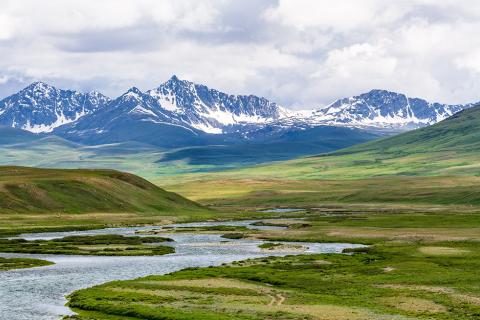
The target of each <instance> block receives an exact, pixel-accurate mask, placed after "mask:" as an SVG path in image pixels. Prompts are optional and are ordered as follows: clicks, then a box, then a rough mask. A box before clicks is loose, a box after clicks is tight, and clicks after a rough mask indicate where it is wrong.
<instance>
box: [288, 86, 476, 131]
mask: <svg viewBox="0 0 480 320" xmlns="http://www.w3.org/2000/svg"><path fill="white" fill-rule="evenodd" d="M472 106H474V104H466V105H448V104H440V103H430V102H428V101H426V100H423V99H419V98H409V97H407V96H406V95H404V94H400V93H395V92H390V91H385V90H372V91H370V92H368V93H364V94H361V95H359V96H354V97H350V98H343V99H340V100H337V101H335V102H334V103H332V104H330V105H328V106H326V107H324V108H320V109H317V110H314V111H311V112H308V111H306V112H301V113H298V114H297V115H294V116H292V117H290V118H289V119H287V120H285V121H284V122H286V123H292V124H293V123H299V122H300V123H304V124H309V125H311V126H315V125H322V124H323V125H334V126H350V127H357V128H374V129H395V130H411V129H415V128H419V127H424V126H427V125H431V124H434V123H437V122H439V121H441V120H443V119H446V118H448V117H450V116H451V115H453V114H455V113H457V112H459V111H461V110H463V109H466V108H470V107H472Z"/></svg>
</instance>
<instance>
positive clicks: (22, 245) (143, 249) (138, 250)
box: [0, 235, 175, 256]
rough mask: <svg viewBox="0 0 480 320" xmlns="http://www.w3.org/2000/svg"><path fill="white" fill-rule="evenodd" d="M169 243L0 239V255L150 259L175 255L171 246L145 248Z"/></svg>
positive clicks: (112, 237)
mask: <svg viewBox="0 0 480 320" xmlns="http://www.w3.org/2000/svg"><path fill="white" fill-rule="evenodd" d="M165 241H171V239H167V238H162V237H124V236H120V235H96V236H70V237H64V238H60V239H52V240H33V241H27V240H24V239H10V240H9V239H0V252H14V253H31V254H67V255H93V256H153V255H163V254H169V253H174V252H175V249H174V248H173V247H170V246H160V245H154V246H153V245H148V244H152V243H160V242H165Z"/></svg>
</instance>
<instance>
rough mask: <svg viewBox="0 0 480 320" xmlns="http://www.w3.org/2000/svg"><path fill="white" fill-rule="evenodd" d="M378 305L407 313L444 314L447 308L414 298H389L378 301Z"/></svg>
mask: <svg viewBox="0 0 480 320" xmlns="http://www.w3.org/2000/svg"><path fill="white" fill-rule="evenodd" d="M379 301H380V303H382V304H384V305H386V306H389V307H393V308H397V309H400V310H403V311H407V312H414V313H445V312H447V308H446V307H445V306H443V305H441V304H438V303H436V302H434V301H431V300H427V299H421V298H414V297H389V298H383V299H380V300H379Z"/></svg>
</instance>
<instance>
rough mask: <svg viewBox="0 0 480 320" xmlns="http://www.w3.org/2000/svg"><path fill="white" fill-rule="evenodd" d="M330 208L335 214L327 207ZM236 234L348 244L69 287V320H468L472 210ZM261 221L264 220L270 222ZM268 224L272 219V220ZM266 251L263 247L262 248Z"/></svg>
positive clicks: (350, 217)
mask: <svg viewBox="0 0 480 320" xmlns="http://www.w3.org/2000/svg"><path fill="white" fill-rule="evenodd" d="M332 211H334V210H332ZM305 218H306V219H305V220H304V221H303V223H302V224H301V225H300V224H299V223H298V220H288V219H282V220H279V221H278V222H276V223H278V224H279V225H291V227H290V228H288V229H287V230H269V231H258V230H250V231H244V232H243V233H244V236H245V237H250V238H254V239H265V240H268V241H271V243H274V241H278V240H290V241H307V242H314V241H315V242H317V241H318V242H322V241H327V242H340V241H341V242H355V243H366V244H369V247H367V248H358V249H355V250H349V251H348V253H346V254H319V255H299V256H286V257H276V258H274V257H272V258H262V259H253V260H246V261H239V262H234V263H232V264H228V265H223V266H220V267H211V268H198V269H197V268H195V269H186V270H182V271H179V272H175V273H172V274H169V275H164V276H149V277H146V278H140V279H135V280H130V281H114V282H111V283H106V284H103V285H100V286H96V287H93V288H88V289H84V290H80V291H77V292H75V293H73V294H72V295H71V296H70V297H69V306H70V307H71V308H72V309H73V310H74V311H76V312H78V315H77V316H73V317H71V318H72V319H81V320H86V319H98V320H103V319H129V320H134V319H345V320H346V319H349V320H350V319H477V318H478V317H479V316H480V290H479V288H480V280H479V279H478V277H477V276H476V272H477V270H478V268H479V267H480V250H479V247H478V242H479V241H480V232H479V231H480V229H479V228H478V227H477V226H478V225H479V223H478V222H479V219H480V214H478V213H464V214H457V213H451V212H435V213H432V212H421V211H419V212H400V211H398V212H396V213H395V212H383V213H382V212H375V213H374V212H362V211H352V212H348V210H345V209H343V211H340V210H337V211H336V212H329V213H327V212H325V211H323V210H311V211H309V212H307V213H305ZM268 223H272V221H269V222H268ZM273 223H275V222H273ZM268 246H270V245H268Z"/></svg>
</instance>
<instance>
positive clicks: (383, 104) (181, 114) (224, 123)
mask: <svg viewBox="0 0 480 320" xmlns="http://www.w3.org/2000/svg"><path fill="white" fill-rule="evenodd" d="M471 106H473V104H466V105H446V104H440V103H430V102H427V101H425V100H422V99H418V98H409V97H407V96H405V95H403V94H399V93H395V92H390V91H385V90H372V91H370V92H368V93H364V94H361V95H359V96H354V97H350V98H344V99H340V100H337V101H335V102H334V103H332V104H330V105H328V106H326V107H322V108H318V109H316V110H307V111H295V112H294V111H290V110H288V109H285V108H282V107H280V106H278V105H277V104H276V103H274V102H271V101H269V100H267V99H265V98H261V97H257V96H253V95H249V96H246V95H229V94H226V93H223V92H220V91H217V90H214V89H209V88H208V87H206V86H204V85H199V84H195V83H193V82H190V81H186V80H180V79H179V78H178V77H176V76H173V77H171V78H170V79H169V80H168V81H166V82H165V83H163V84H161V85H160V86H159V87H157V88H155V89H152V90H148V91H145V92H142V91H140V90H139V89H137V88H131V89H130V90H128V91H127V92H126V93H124V94H123V95H121V96H120V97H118V98H116V99H114V100H110V99H109V98H107V97H105V96H104V95H102V94H100V93H97V92H91V93H80V92H77V91H72V90H59V89H56V88H54V87H52V86H49V85H47V84H44V83H41V82H36V83H33V84H31V85H30V86H28V87H26V88H25V89H23V90H21V91H20V92H18V93H17V94H14V95H12V96H10V97H8V98H5V99H4V100H2V101H0V125H4V126H10V127H14V128H20V129H24V130H28V131H31V132H35V133H40V132H53V133H54V134H58V135H61V136H63V137H66V138H68V139H72V140H76V141H85V140H86V141H90V142H91V143H93V142H94V141H100V140H101V141H105V142H108V141H111V140H115V141H120V140H122V139H129V138H131V137H139V136H142V135H143V136H145V135H146V132H147V131H148V132H149V133H150V134H152V135H153V136H152V137H149V138H148V139H149V140H152V139H163V140H165V143H166V141H167V140H168V139H170V140H175V139H174V137H173V136H166V134H167V132H169V134H170V133H172V132H173V131H175V134H177V135H178V134H179V135H181V136H183V137H184V138H185V137H187V136H188V138H186V139H187V140H188V141H193V140H194V139H200V138H199V137H200V136H201V137H202V139H203V138H205V137H206V136H209V137H208V138H207V140H209V141H210V140H211V139H214V140H215V139H216V141H219V140H222V139H223V141H225V139H227V140H228V138H232V139H248V140H250V141H251V140H255V139H260V138H264V137H265V136H266V135H272V134H275V135H276V134H281V133H282V132H283V131H285V130H288V131H290V132H291V131H292V130H306V129H309V128H314V127H317V126H346V127H357V128H362V129H368V130H374V131H377V132H378V131H385V132H387V131H392V130H393V131H403V130H409V129H414V128H418V127H422V126H426V125H430V124H433V123H436V122H438V121H441V120H443V119H445V118H447V117H449V116H451V115H452V114H454V113H456V112H458V111H460V110H462V109H465V108H469V107H471ZM147 128H148V130H147ZM159 134H161V135H162V136H161V137H160V136H158V135H159ZM215 135H217V136H221V138H212V136H215ZM193 136H195V137H196V138H193ZM135 139H137V138H135ZM138 139H140V138H138ZM182 139H183V138H182Z"/></svg>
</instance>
